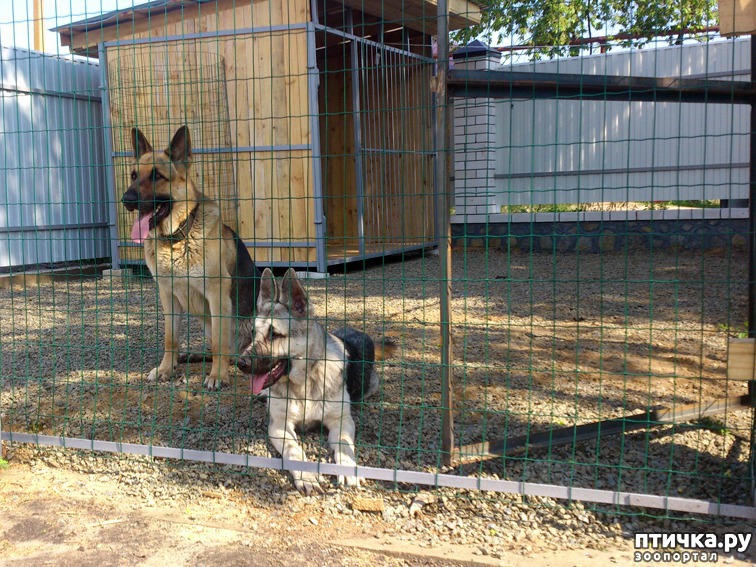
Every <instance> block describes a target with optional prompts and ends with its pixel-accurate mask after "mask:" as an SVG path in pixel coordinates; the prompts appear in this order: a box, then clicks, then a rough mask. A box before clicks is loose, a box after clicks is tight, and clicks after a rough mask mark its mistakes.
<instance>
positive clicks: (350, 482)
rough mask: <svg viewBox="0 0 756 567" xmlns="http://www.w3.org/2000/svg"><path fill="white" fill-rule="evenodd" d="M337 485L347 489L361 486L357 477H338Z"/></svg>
mask: <svg viewBox="0 0 756 567" xmlns="http://www.w3.org/2000/svg"><path fill="white" fill-rule="evenodd" d="M337 483H338V485H339V486H344V485H346V486H347V487H348V488H352V487H354V488H360V486H362V483H361V481H360V477H358V476H340V477H339V478H338V480H337Z"/></svg>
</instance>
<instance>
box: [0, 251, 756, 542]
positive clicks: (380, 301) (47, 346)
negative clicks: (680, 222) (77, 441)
mask: <svg viewBox="0 0 756 567" xmlns="http://www.w3.org/2000/svg"><path fill="white" fill-rule="evenodd" d="M454 270H455V271H454V280H455V281H454V300H453V317H454V323H455V330H454V357H455V368H454V381H455V386H454V398H455V404H454V410H455V437H456V440H457V442H458V443H459V444H460V445H462V444H466V443H473V442H478V441H481V440H482V439H497V438H503V437H510V436H515V435H522V434H525V433H529V432H532V433H535V432H540V431H543V430H546V429H549V428H551V427H564V426H568V425H569V426H571V425H575V424H582V423H588V422H591V421H594V420H597V419H606V418H615V417H620V416H622V415H626V414H630V413H636V412H638V411H642V410H643V409H645V408H647V407H653V408H658V407H672V406H674V405H676V404H686V403H694V402H700V401H703V400H712V399H716V398H721V397H724V396H734V395H740V394H742V393H745V392H746V388H745V384H744V383H732V382H727V381H726V380H725V360H726V339H727V337H728V336H729V335H732V334H734V333H736V332H737V331H738V330H739V327H741V326H742V324H743V320H744V319H745V313H746V308H745V304H746V300H747V298H746V287H745V283H744V282H745V280H746V273H745V270H746V266H745V262H743V261H742V259H739V258H733V257H730V256H726V255H724V254H720V255H718V254H711V255H706V256H704V257H702V256H700V255H698V256H696V255H693V254H685V253H674V252H663V251H659V252H654V254H653V255H648V254H630V255H601V256H598V255H581V256H574V255H569V256H566V255H565V256H558V257H552V256H532V257H531V256H526V255H512V256H507V255H505V254H502V253H498V252H491V253H490V254H487V255H486V254H483V253H478V252H468V253H466V254H463V253H462V252H457V253H455V257H454ZM306 285H307V289H308V293H309V294H310V296H311V298H312V300H313V302H314V304H315V307H316V313H317V315H318V317H320V318H323V319H325V320H326V321H327V324H328V326H329V327H332V328H335V327H337V326H340V325H343V323H344V322H345V321H346V322H347V323H349V324H350V325H352V326H355V327H357V328H361V329H364V330H365V331H366V332H368V333H370V334H371V335H372V336H373V337H375V338H379V339H380V338H383V337H385V338H389V339H391V340H393V341H395V342H396V343H397V344H398V345H399V347H400V348H399V350H398V353H397V354H396V355H395V357H394V358H393V359H391V360H389V361H387V362H386V363H385V364H384V365H382V366H381V367H380V368H379V370H380V372H381V374H382V377H383V383H382V388H381V391H380V394H379V395H377V396H376V397H375V398H373V399H371V400H369V401H368V402H367V403H365V404H362V405H360V406H358V407H355V408H353V414H354V416H355V421H356V422H357V428H358V462H359V463H360V464H362V465H367V466H380V467H387V468H395V467H399V468H403V469H407V470H421V471H437V470H439V466H438V463H439V461H440V456H439V448H440V415H439V405H440V387H439V377H440V373H439V367H438V362H439V347H440V338H439V333H438V323H439V315H438V311H439V300H438V294H437V290H438V258H437V257H436V256H433V255H429V256H426V257H424V258H423V257H416V258H412V259H408V260H406V261H404V262H394V263H389V264H386V265H379V266H374V267H371V268H368V269H367V270H365V271H354V272H350V273H348V274H347V275H335V276H332V277H330V278H328V279H327V280H309V281H308V282H307V284H306ZM0 325H1V327H0V348H1V352H2V358H1V360H0V365H1V368H0V380H1V381H2V382H1V383H0V402H1V403H2V408H3V411H4V412H5V418H4V422H3V424H4V425H3V426H4V428H6V429H9V428H12V429H13V430H15V431H19V432H20V431H24V432H38V433H44V434H56V435H62V434H65V435H68V436H74V437H94V438H97V439H103V440H114V441H123V442H136V443H153V444H156V445H168V446H174V447H183V448H192V449H205V450H210V449H212V450H217V451H231V452H236V453H239V452H242V453H243V452H248V453H250V454H254V455H263V456H267V455H269V454H271V451H272V449H271V448H270V446H269V444H268V443H267V441H266V439H265V432H266V416H265V405H264V404H263V403H260V401H259V400H256V399H254V398H253V397H252V396H251V395H250V392H249V387H248V382H247V380H246V379H245V378H244V377H243V376H242V375H241V374H240V373H238V372H236V371H235V370H232V372H231V384H230V385H229V386H227V387H225V388H224V389H222V390H221V391H220V392H207V391H204V390H203V388H202V375H203V368H202V365H192V366H188V367H185V368H184V367H182V368H180V369H179V371H178V373H177V376H176V378H175V379H174V380H173V381H171V382H161V383H158V384H148V383H146V382H145V381H144V376H146V374H147V372H149V370H150V369H151V368H152V367H153V366H154V365H155V364H156V362H157V360H158V357H159V351H160V348H161V344H162V316H161V314H160V309H159V307H158V305H157V292H156V289H155V285H154V282H153V281H152V280H151V279H150V278H137V277H127V278H113V279H111V278H107V279H105V278H97V279H91V280H76V281H68V282H60V281H59V282H56V283H51V284H43V285H40V286H37V287H29V288H26V289H23V288H18V287H17V288H11V289H6V290H0ZM200 335H201V334H200V333H199V329H198V328H197V327H195V325H194V324H193V323H192V324H191V325H189V329H188V331H187V333H186V336H185V341H184V342H185V343H188V344H189V345H190V347H191V348H192V349H197V350H200V349H202V338H201V336H200ZM750 421H751V415H750V413H749V412H747V411H729V412H728V413H727V414H724V415H721V416H719V417H717V418H716V419H707V420H702V421H700V422H694V423H681V424H677V425H675V426H667V427H663V428H658V429H655V430H653V431H650V432H645V431H644V432H638V433H632V434H626V435H624V436H622V437H607V438H604V439H602V440H600V441H597V440H594V441H586V442H581V443H577V444H573V445H566V446H562V447H552V448H550V449H544V450H531V451H529V452H527V453H524V454H521V455H517V456H514V457H510V458H507V459H506V460H502V459H497V460H493V461H486V462H483V463H471V464H466V465H462V466H458V467H457V468H456V469H453V470H452V471H447V472H454V471H456V472H458V473H459V474H474V475H480V476H484V477H489V478H506V479H509V480H523V481H528V482H545V483H556V484H563V485H568V486H580V487H591V488H600V489H611V490H618V489H619V490H624V491H633V492H644V493H652V494H669V495H674V496H685V497H691V498H701V499H711V500H715V501H721V502H727V503H737V504H745V503H746V502H747V495H748V492H749V488H748V481H747V458H748V440H749V437H750ZM305 450H306V452H307V454H308V455H309V456H310V458H311V459H315V458H316V457H317V458H321V459H327V458H328V455H327V451H326V450H325V443H324V439H323V436H322V432H319V431H316V432H313V433H310V434H308V435H306V436H305ZM45 454H50V455H55V459H62V460H66V461H67V462H69V465H68V466H72V467H79V466H81V467H83V469H84V470H86V468H87V467H90V466H92V467H94V465H90V464H87V463H91V462H94V461H98V460H97V459H95V458H94V457H86V458H85V457H78V456H74V455H77V453H75V452H69V453H67V454H66V455H70V456H66V455H63V454H61V453H59V452H55V451H53V452H47V453H45ZM50 458H52V457H50ZM98 462H102V463H106V464H103V465H98V467H99V466H106V467H107V466H112V471H111V470H106V471H105V472H103V473H102V474H118V475H123V481H122V485H123V487H124V489H126V490H132V489H133V490H144V491H145V495H150V496H151V497H152V498H159V497H161V495H162V494H163V493H161V492H160V491H161V490H162V491H164V493H165V494H166V495H167V497H169V498H170V497H172V496H170V494H171V491H175V490H186V491H191V490H196V488H194V487H196V485H197V481H196V480H193V481H192V483H190V484H191V487H192V488H189V487H188V486H187V483H186V482H184V481H183V480H181V481H178V479H177V481H176V482H169V483H167V484H169V485H170V488H169V487H168V486H164V487H162V488H154V487H149V486H148V487H147V488H143V487H144V484H143V483H141V482H138V481H137V480H133V479H138V478H140V475H143V476H145V477H150V475H152V476H154V477H156V478H164V479H165V478H166V475H167V476H170V474H173V473H171V472H170V471H174V470H175V471H183V472H181V473H178V472H176V473H175V474H178V475H186V474H196V475H202V474H206V475H209V474H213V475H219V476H218V477H217V478H216V477H213V478H216V480H214V484H213V486H216V485H220V486H224V485H225V482H226V481H225V480H223V478H224V474H226V473H225V472H224V469H223V468H218V469H217V470H212V471H211V472H200V471H206V470H209V469H208V468H207V467H203V466H200V465H197V466H196V469H195V468H193V466H186V467H185V466H182V467H176V468H175V469H172V468H170V467H169V468H168V469H166V470H168V472H164V473H160V474H158V473H156V472H155V469H154V467H155V466H156V465H155V464H154V462H152V461H149V460H143V459H136V458H123V459H121V458H119V459H110V460H108V459H104V460H99V461H98ZM77 463H80V464H77ZM107 463H110V465H107ZM161 466H162V465H161ZM124 467H130V468H127V469H124ZM95 468H96V467H95ZM125 470H126V471H130V472H125ZM161 470H163V469H161ZM195 470H196V472H195ZM119 478H120V477H119ZM182 478H183V477H182ZM242 478H246V477H245V476H244V475H241V474H234V475H229V480H228V482H233V483H237V482H241V480H240V479H242ZM252 478H253V479H254V480H250V481H249V491H250V493H254V494H257V495H259V497H260V498H269V499H271V501H272V502H280V501H281V500H282V499H284V500H285V499H288V498H290V495H289V492H288V491H289V490H290V489H291V485H290V484H289V483H288V479H287V478H286V477H285V476H283V475H281V474H279V473H278V472H275V471H269V472H255V473H254V475H253V477H252ZM130 479H132V480H130ZM200 479H201V476H200ZM244 482H247V481H244ZM147 484H150V483H149V482H148V483H147ZM368 484H369V485H370V486H373V487H374V488H375V489H380V488H381V487H380V486H378V485H375V484H373V483H368ZM383 488H393V487H383ZM404 488H406V489H411V488H412V487H404ZM344 494H346V493H344V492H341V491H332V492H331V493H330V494H329V496H328V497H326V498H324V499H323V500H322V501H318V502H321V504H322V506H324V507H326V508H328V510H331V512H332V513H338V514H348V513H350V512H349V510H351V508H350V507H349V506H346V505H345V504H344V503H343V502H342V501H340V499H342V498H344V496H343V495H344ZM413 494H414V493H413ZM413 494H399V493H391V492H389V493H386V494H384V496H383V497H384V498H387V499H388V500H389V502H388V503H387V507H386V510H385V512H384V513H383V514H384V516H385V517H386V519H387V520H388V519H390V520H391V521H392V522H393V523H391V524H390V525H393V526H396V530H398V532H397V533H401V534H408V535H407V537H416V538H418V541H421V542H425V543H429V544H430V543H432V542H433V541H435V540H433V538H435V537H438V538H441V537H442V536H443V537H448V538H450V540H454V541H456V539H455V538H457V539H459V540H460V541H461V540H469V541H471V542H473V543H481V544H482V545H488V544H491V545H489V547H488V548H487V550H488V551H489V552H491V551H492V550H495V548H496V545H498V544H502V545H503V544H504V543H505V542H508V541H509V540H510V539H511V538H515V537H516V534H517V533H520V532H522V533H523V534H530V532H531V530H540V531H539V534H540V535H542V536H543V538H542V540H543V541H544V542H551V543H553V544H554V545H557V544H559V545H572V544H571V543H570V542H572V541H573V539H574V541H575V543H574V545H578V546H579V545H581V543H580V542H581V541H584V540H585V539H586V538H588V539H590V537H591V534H592V533H594V532H593V528H591V526H594V525H595V526H596V528H595V529H596V530H597V531H599V532H601V533H602V534H604V535H606V534H605V532H606V530H614V532H613V533H615V534H616V536H617V537H621V531H622V530H621V529H620V528H619V526H618V525H617V527H612V526H613V525H614V524H612V523H611V522H609V523H600V522H598V521H597V520H595V518H594V516H593V513H590V514H589V513H588V512H586V511H585V510H583V509H582V508H580V507H578V506H576V507H574V509H573V508H570V509H567V508H565V509H564V510H563V511H564V513H565V514H567V516H565V519H564V521H562V520H559V521H560V522H562V523H561V524H559V526H562V525H563V524H564V525H565V526H567V527H568V528H569V530H568V531H569V533H570V534H571V535H569V536H565V535H564V532H563V531H561V530H562V529H563V528H562V527H558V526H557V527H555V526H553V525H547V524H544V523H543V522H542V521H541V520H539V519H538V518H536V519H533V516H534V515H535V516H539V515H540V512H538V510H539V507H548V508H551V507H553V506H554V503H553V502H549V501H546V500H538V499H535V500H529V501H528V502H521V501H520V500H519V498H518V497H514V496H511V497H510V496H496V497H493V496H491V495H487V496H486V495H471V494H465V495H464V496H463V497H458V495H456V494H455V493H453V492H451V491H439V492H438V493H437V494H438V496H439V497H438V499H437V501H436V502H435V503H434V504H432V505H431V509H435V508H439V509H444V510H454V511H455V516H456V517H458V518H459V522H462V523H464V522H471V523H474V524H475V525H474V528H472V529H462V528H461V527H455V526H456V525H457V524H456V520H455V521H453V522H452V524H454V525H443V526H436V527H432V526H430V527H429V525H428V524H427V523H423V522H418V521H417V520H416V519H413V518H410V517H409V516H407V514H408V509H409V508H408V503H410V502H411V499H412V498H413V497H414V496H413ZM298 501H299V500H297V502H298ZM321 504H316V506H320V505H321ZM292 505H293V506H295V505H297V504H296V502H294V503H293V504H292ZM339 505H341V506H342V509H339V507H338V506H339ZM560 510H562V508H560ZM324 513H329V512H328V511H325V512H324ZM561 513H562V512H559V513H558V514H557V519H558V518H561V516H559V514H561ZM485 518H491V522H490V523H492V524H494V525H495V526H505V527H507V529H506V530H504V532H506V533H503V532H502V533H500V534H499V535H495V534H493V532H497V533H499V528H496V527H492V528H490V529H489V528H488V527H487V525H486V524H485V523H480V522H484V520H485ZM586 518H587V519H586ZM557 519H555V520H554V521H557ZM507 521H515V522H516V523H517V526H519V527H518V528H517V530H519V531H517V530H515V529H509V527H508V524H506V522H507ZM476 522H477V523H476ZM569 522H573V523H572V524H570V523H569ZM550 527H551V528H553V529H554V530H556V531H555V533H553V534H551V536H549V535H548V534H550V533H551V532H549V528H550ZM436 528H438V529H436ZM392 529H393V528H392ZM565 529H566V528H565ZM426 532H427V533H426ZM471 533H473V534H475V535H474V537H473V536H471V535H469V534H471ZM552 536H553V537H552ZM521 537H522V538H526V539H528V540H530V535H522V536H521ZM486 538H489V539H490V541H489V539H486ZM442 541H443V540H442ZM491 542H498V543H496V545H495V544H494V543H491ZM551 543H549V545H551ZM528 545H529V544H528Z"/></svg>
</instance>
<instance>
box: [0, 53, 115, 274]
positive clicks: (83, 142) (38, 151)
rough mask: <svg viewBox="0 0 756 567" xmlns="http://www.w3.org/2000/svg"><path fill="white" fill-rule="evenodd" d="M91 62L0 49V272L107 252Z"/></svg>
mask: <svg viewBox="0 0 756 567" xmlns="http://www.w3.org/2000/svg"><path fill="white" fill-rule="evenodd" d="M99 84H100V70H99V65H98V64H97V63H96V62H88V61H83V60H73V59H71V58H63V57H54V56H49V55H43V54H41V53H38V52H34V51H28V50H25V49H18V48H11V47H0V203H3V205H2V206H0V270H6V271H7V270H8V269H12V268H17V267H21V266H39V265H50V264H52V265H55V264H67V263H72V262H82V261H91V260H94V259H98V258H105V257H108V256H109V255H110V243H109V238H110V229H109V215H108V207H109V204H108V195H107V190H106V184H105V170H104V165H105V154H104V151H103V144H102V111H101V102H100V89H99Z"/></svg>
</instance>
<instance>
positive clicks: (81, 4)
mask: <svg viewBox="0 0 756 567" xmlns="http://www.w3.org/2000/svg"><path fill="white" fill-rule="evenodd" d="M147 1H148V0H44V2H43V10H44V28H45V52H47V53H54V54H58V55H64V54H67V53H68V49H66V48H62V47H60V39H59V37H58V34H56V33H53V32H51V31H49V30H50V28H55V27H58V26H62V25H65V24H67V23H69V22H74V21H77V20H83V19H85V18H91V17H93V16H99V15H100V14H103V13H106V12H110V11H112V10H115V9H116V8H118V9H123V8H129V7H131V6H134V5H137V6H138V5H139V4H144V3H145V2H147ZM33 16H34V4H33V2H32V0H0V45H6V46H15V47H24V48H28V49H31V48H32V46H33V44H34V39H33V36H34V26H33V23H32V18H33Z"/></svg>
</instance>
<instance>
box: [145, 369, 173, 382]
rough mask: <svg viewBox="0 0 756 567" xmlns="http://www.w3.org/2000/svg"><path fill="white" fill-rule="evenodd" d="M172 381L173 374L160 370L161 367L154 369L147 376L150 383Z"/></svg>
mask: <svg viewBox="0 0 756 567" xmlns="http://www.w3.org/2000/svg"><path fill="white" fill-rule="evenodd" d="M170 379H171V373H170V372H165V371H162V370H160V367H157V368H153V369H152V370H150V373H149V374H148V375H147V381H148V382H155V381H160V380H170Z"/></svg>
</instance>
